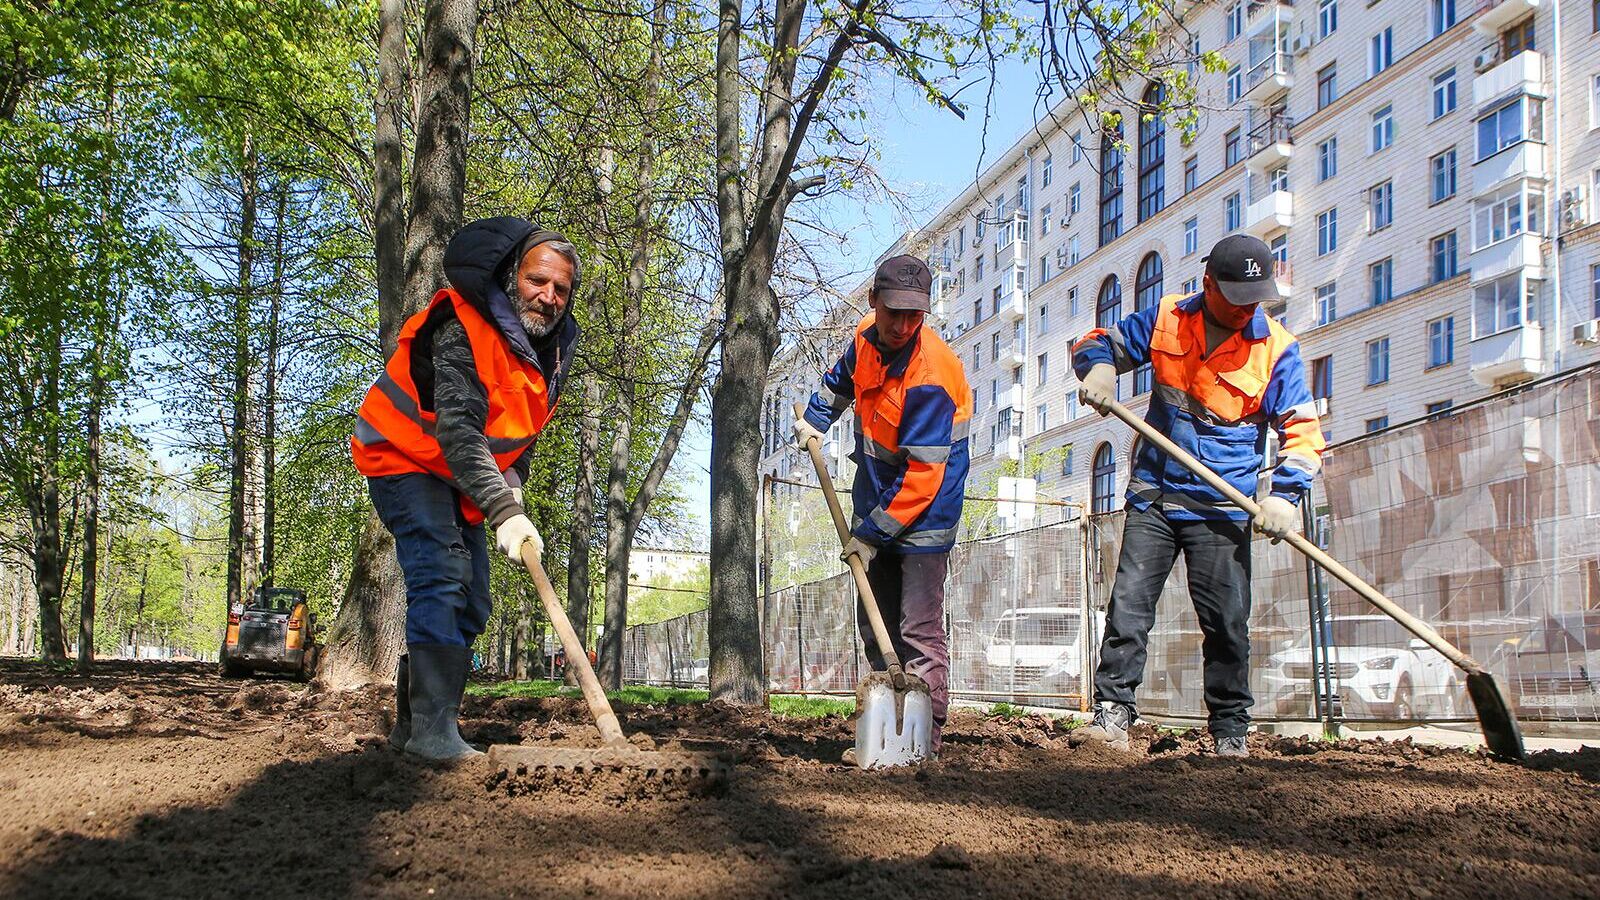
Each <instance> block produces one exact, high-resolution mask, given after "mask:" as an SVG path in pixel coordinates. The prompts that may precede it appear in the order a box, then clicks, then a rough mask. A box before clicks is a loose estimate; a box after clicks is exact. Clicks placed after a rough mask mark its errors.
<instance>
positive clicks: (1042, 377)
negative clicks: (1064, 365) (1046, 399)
mask: <svg viewBox="0 0 1600 900" xmlns="http://www.w3.org/2000/svg"><path fill="white" fill-rule="evenodd" d="M1034 362H1035V363H1036V364H1037V365H1038V367H1039V384H1044V383H1045V382H1047V381H1049V380H1050V354H1049V353H1041V354H1039V357H1038V359H1036V360H1034Z"/></svg>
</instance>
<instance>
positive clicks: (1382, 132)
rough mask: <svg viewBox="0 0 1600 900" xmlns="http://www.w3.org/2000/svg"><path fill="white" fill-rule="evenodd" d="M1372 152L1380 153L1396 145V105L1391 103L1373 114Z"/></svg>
mask: <svg viewBox="0 0 1600 900" xmlns="http://www.w3.org/2000/svg"><path fill="white" fill-rule="evenodd" d="M1380 142H1381V144H1380ZM1371 146H1372V152H1373V153H1378V152H1381V151H1383V150H1387V149H1389V148H1390V147H1393V146H1394V105H1393V104H1390V105H1388V106H1385V107H1383V108H1382V109H1380V110H1378V111H1376V112H1374V113H1373V114H1372V144H1371Z"/></svg>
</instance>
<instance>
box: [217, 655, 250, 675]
mask: <svg viewBox="0 0 1600 900" xmlns="http://www.w3.org/2000/svg"><path fill="white" fill-rule="evenodd" d="M217 672H218V674H220V675H221V676H222V677H223V678H243V677H244V676H245V668H244V666H241V665H239V664H238V663H236V662H234V661H233V660H231V659H229V658H227V657H226V656H224V657H223V658H222V662H221V663H220V664H218V666H217Z"/></svg>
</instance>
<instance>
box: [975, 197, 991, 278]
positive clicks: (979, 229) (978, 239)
mask: <svg viewBox="0 0 1600 900" xmlns="http://www.w3.org/2000/svg"><path fill="white" fill-rule="evenodd" d="M988 212H989V211H988V210H981V211H980V212H978V213H977V214H976V215H975V216H973V222H972V248H973V249H974V250H978V251H979V256H978V262H980V263H981V262H983V256H982V252H983V251H982V249H981V248H982V246H983V217H984V216H985V215H987V214H988ZM978 277H979V278H982V277H983V270H982V269H979V270H978Z"/></svg>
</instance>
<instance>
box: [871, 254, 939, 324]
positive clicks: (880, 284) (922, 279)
mask: <svg viewBox="0 0 1600 900" xmlns="http://www.w3.org/2000/svg"><path fill="white" fill-rule="evenodd" d="M872 292H873V293H874V294H876V295H877V297H878V302H879V303H882V304H883V305H884V306H886V307H888V308H890V309H903V310H915V311H917V312H928V311H930V310H931V309H932V303H931V298H932V296H933V273H932V272H930V271H928V264H927V263H925V262H923V261H922V260H920V259H918V258H916V257H915V256H892V257H890V258H888V259H886V260H884V261H883V262H881V263H878V273H877V275H875V276H874V277H873V279H872Z"/></svg>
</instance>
